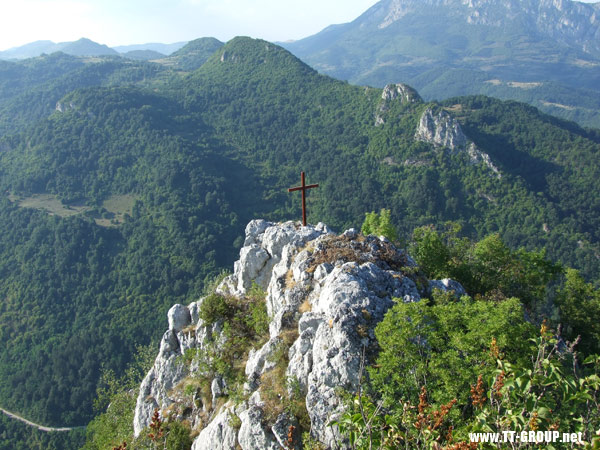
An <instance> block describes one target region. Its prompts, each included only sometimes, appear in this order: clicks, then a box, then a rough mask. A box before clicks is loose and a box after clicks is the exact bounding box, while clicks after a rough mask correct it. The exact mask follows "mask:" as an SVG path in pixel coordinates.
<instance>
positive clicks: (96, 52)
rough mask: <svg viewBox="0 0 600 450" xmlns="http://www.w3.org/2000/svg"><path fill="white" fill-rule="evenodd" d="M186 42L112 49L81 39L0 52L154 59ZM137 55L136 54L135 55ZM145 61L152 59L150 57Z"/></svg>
mask: <svg viewBox="0 0 600 450" xmlns="http://www.w3.org/2000/svg"><path fill="white" fill-rule="evenodd" d="M185 44H186V42H176V43H173V44H161V43H148V44H136V45H120V46H116V47H114V48H110V47H108V46H106V45H103V44H98V43H97V42H94V41H92V40H90V39H86V38H81V39H79V40H77V41H74V42H60V43H58V44H57V43H55V42H52V41H36V42H32V43H30V44H25V45H22V46H20V47H14V48H11V49H8V50H5V51H2V52H0V59H8V60H18V59H26V58H35V57H37V56H40V55H41V54H43V53H45V54H51V53H55V52H63V53H66V54H67V55H72V56H101V55H102V56H119V55H123V56H127V57H131V55H132V52H140V51H147V52H154V55H153V56H154V57H155V58H154V59H159V58H164V57H165V56H168V55H170V54H171V53H173V52H176V51H177V50H179V49H180V48H181V47H183V46H184V45H185ZM133 55H135V53H133ZM145 59H151V58H150V57H148V58H145Z"/></svg>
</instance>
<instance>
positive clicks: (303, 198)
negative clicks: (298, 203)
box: [288, 172, 319, 226]
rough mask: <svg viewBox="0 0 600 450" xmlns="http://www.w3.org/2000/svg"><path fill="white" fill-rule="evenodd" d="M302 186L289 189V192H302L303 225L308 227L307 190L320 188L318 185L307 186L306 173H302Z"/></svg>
mask: <svg viewBox="0 0 600 450" xmlns="http://www.w3.org/2000/svg"><path fill="white" fill-rule="evenodd" d="M300 180H301V184H302V185H301V186H298V187H293V188H289V189H288V192H292V191H302V225H303V226H306V190H307V189H312V188H316V187H319V185H318V184H309V185H308V186H307V185H306V181H305V179H304V172H301V173H300Z"/></svg>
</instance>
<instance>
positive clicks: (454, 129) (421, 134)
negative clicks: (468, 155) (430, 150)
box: [415, 108, 467, 151]
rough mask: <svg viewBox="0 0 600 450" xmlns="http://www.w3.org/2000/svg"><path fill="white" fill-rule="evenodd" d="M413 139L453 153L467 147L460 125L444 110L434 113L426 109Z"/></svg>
mask: <svg viewBox="0 0 600 450" xmlns="http://www.w3.org/2000/svg"><path fill="white" fill-rule="evenodd" d="M415 139H416V140H417V141H423V142H429V143H430V144H433V145H435V146H436V147H446V148H449V149H450V150H454V151H456V150H464V149H466V147H467V137H466V136H465V134H464V133H463V131H462V128H461V127H460V124H459V123H458V121H456V120H454V118H453V117H452V116H451V115H450V114H448V112H446V111H444V110H440V111H438V112H437V113H434V112H433V110H432V109H431V108H427V109H426V110H425V112H423V115H422V116H421V119H420V120H419V126H418V127H417V132H416V133H415Z"/></svg>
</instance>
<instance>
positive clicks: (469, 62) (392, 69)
mask: <svg viewBox="0 0 600 450" xmlns="http://www.w3.org/2000/svg"><path fill="white" fill-rule="evenodd" d="M599 8H600V7H599V3H596V4H587V3H581V2H574V1H570V0H560V1H551V0H527V1H517V0H511V1H498V0H470V1H463V0H424V1H416V0H382V1H380V2H379V3H377V4H376V5H374V6H373V7H372V8H370V9H369V10H368V11H366V12H365V13H364V14H362V15H361V16H360V17H358V18H357V19H356V20H354V21H352V22H350V23H347V24H342V25H332V26H330V27H328V28H326V29H324V30H323V31H321V32H320V33H317V34H316V35H314V36H310V37H307V38H305V39H301V40H299V41H295V42H286V43H282V44H281V45H282V46H283V47H285V48H287V49H288V50H290V51H291V52H292V53H294V54H295V55H296V56H298V57H299V58H300V59H302V60H303V61H305V62H307V63H308V64H309V65H311V66H312V67H314V68H315V69H317V70H318V71H319V72H321V73H324V74H327V75H330V76H333V77H334V78H338V79H344V80H348V81H350V82H351V83H353V84H364V85H370V86H377V87H383V86H385V85H386V84H387V83H394V82H403V83H408V84H410V85H411V86H413V87H415V88H416V89H417V90H418V91H419V92H420V94H421V95H422V96H423V97H424V98H425V99H445V98H449V97H452V96H457V95H469V94H485V95H490V96H494V97H498V98H503V99H514V100H520V101H524V102H527V103H530V104H532V105H534V106H536V107H538V108H540V109H541V110H542V111H544V112H547V113H550V114H553V115H556V116H559V117H562V118H565V119H569V120H575V121H577V122H578V123H580V124H582V125H585V126H592V127H596V128H597V127H600V90H599V88H598V86H600V19H598V11H599ZM183 45H185V43H182V42H180V43H174V44H159V43H153V44H140V45H126V46H118V47H115V48H114V49H111V48H108V47H107V46H104V45H100V44H97V43H94V42H92V41H90V40H88V39H80V40H79V41H76V42H66V43H60V44H55V43H52V42H50V41H38V42H34V43H31V44H27V45H25V46H22V47H18V48H14V49H10V50H6V51H4V52H0V59H22V58H28V57H34V56H38V55H40V54H41V53H47V54H49V53H52V52H56V51H62V52H64V53H67V54H70V55H75V56H82V55H86V56H90V55H94V56H97V55H113V56H117V55H121V56H125V57H127V58H131V59H137V60H159V59H162V58H165V57H166V56H169V55H171V54H172V53H174V52H175V51H177V50H178V49H180V48H181V47H182V46H183Z"/></svg>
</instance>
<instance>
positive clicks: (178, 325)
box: [134, 220, 464, 450]
mask: <svg viewBox="0 0 600 450" xmlns="http://www.w3.org/2000/svg"><path fill="white" fill-rule="evenodd" d="M414 266H415V263H414V261H413V260H412V259H411V258H410V257H409V256H408V255H407V254H406V253H405V252H404V251H402V250H400V249H397V248H396V247H394V245H393V244H391V243H390V242H389V241H388V240H387V239H385V238H377V237H375V236H366V237H365V236H363V235H362V234H360V233H358V232H356V231H355V230H348V231H346V232H345V233H343V234H342V235H339V236H337V235H335V234H333V233H332V232H331V231H330V230H328V228H327V227H326V226H325V225H323V224H319V225H317V226H316V227H313V226H306V227H302V226H299V225H298V224H297V223H293V222H286V223H283V224H274V223H270V222H266V221H264V220H255V221H252V222H250V223H249V224H248V226H247V227H246V239H245V243H244V247H243V248H242V249H241V251H240V259H239V260H238V261H237V262H236V263H235V271H234V273H233V274H232V275H230V276H228V277H227V278H226V279H224V280H223V281H222V282H221V283H220V285H219V286H218V288H217V292H218V293H219V294H220V295H222V296H244V295H247V294H248V292H249V291H250V290H251V289H256V285H258V286H260V287H262V289H264V290H265V291H266V299H265V302H266V307H267V311H268V316H269V320H270V324H269V329H268V335H267V336H265V340H264V342H265V343H264V344H263V345H261V346H260V347H259V348H255V349H252V350H251V351H250V352H249V354H248V357H247V361H245V366H244V371H243V374H244V377H245V383H244V384H243V394H244V395H243V396H242V398H241V399H240V398H239V395H238V398H237V401H236V402H234V401H233V400H232V399H231V395H232V393H233V387H232V386H226V385H225V384H224V383H223V380H219V379H217V378H215V379H214V380H212V382H211V383H210V387H211V390H212V395H213V400H212V404H210V405H209V404H202V402H201V401H197V400H198V399H197V398H192V399H191V400H190V399H189V398H188V399H187V400H186V399H183V398H182V395H181V389H178V388H177V386H178V385H179V386H181V385H182V383H183V384H185V380H186V377H190V376H197V372H199V371H200V372H201V371H202V370H203V369H202V367H201V365H198V364H194V363H192V364H186V363H185V361H184V358H182V357H181V356H182V355H184V354H185V353H186V350H187V349H194V350H196V351H199V352H200V353H201V354H202V352H205V354H206V355H207V356H206V357H210V355H211V354H216V353H218V349H219V346H220V345H223V337H222V336H223V334H222V333H220V331H221V330H222V327H223V323H222V322H219V321H216V322H215V323H213V324H212V325H211V326H208V324H205V323H203V320H202V319H200V318H199V310H200V308H202V304H203V302H204V301H205V300H206V299H200V300H199V301H198V302H194V303H192V304H190V305H189V306H187V307H185V306H182V305H175V306H174V307H173V308H171V310H170V311H169V313H168V320H169V330H168V331H167V332H166V333H165V335H164V337H163V340H162V342H161V347H160V352H159V354H158V357H157V358H156V361H155V364H154V366H153V368H152V369H151V370H150V372H149V373H148V375H147V376H146V378H145V379H144V381H143V383H142V385H141V387H140V392H139V395H138V399H137V405H136V411H135V423H134V427H135V433H136V435H138V434H139V433H140V432H141V431H142V430H143V429H144V428H145V427H147V426H148V425H149V423H150V421H151V416H152V413H153V411H154V409H155V408H156V409H158V410H159V411H160V413H161V415H162V416H163V417H167V416H168V417H171V418H172V417H173V411H180V413H179V412H178V413H176V414H175V420H183V419H185V420H188V421H189V423H191V424H192V426H193V427H195V428H196V431H197V433H198V435H197V437H196V439H195V441H194V444H193V449H194V450H204V449H223V450H225V449H227V450H233V449H236V448H241V449H243V450H258V449H273V450H275V449H280V448H282V447H284V448H301V443H300V438H299V436H298V432H297V429H298V427H299V419H300V418H299V417H295V416H294V414H293V412H292V411H290V410H289V408H288V409H286V408H283V410H281V411H278V412H277V414H275V415H273V411H272V410H270V408H271V409H272V408H273V406H272V403H273V399H272V397H273V394H272V393H269V392H268V391H267V390H266V389H264V387H265V385H266V383H267V380H268V379H269V377H272V376H275V375H277V376H279V377H280V378H282V379H284V380H288V381H289V380H293V383H292V384H293V387H291V386H288V387H287V388H285V389H287V390H288V391H289V392H290V395H291V390H294V392H295V395H300V396H301V402H302V403H303V406H304V407H305V410H306V412H307V416H308V419H309V420H310V431H311V434H312V437H313V438H314V439H317V440H319V441H321V442H322V443H324V444H325V445H326V446H327V447H328V448H339V446H340V445H341V444H340V443H339V442H338V441H339V436H336V435H335V433H334V431H335V430H334V429H333V428H332V427H330V426H328V424H329V423H330V421H331V420H332V419H335V418H336V417H338V416H339V415H340V414H341V413H342V412H343V411H344V404H343V402H342V401H341V399H340V397H339V392H340V390H345V391H347V392H355V391H356V389H357V387H358V384H359V373H360V365H361V359H362V358H363V355H364V354H365V353H368V352H369V350H372V349H374V348H375V347H376V338H375V334H374V328H375V326H376V325H377V323H379V322H380V321H381V320H382V319H383V317H384V315H385V313H386V311H387V310H388V309H389V308H390V307H391V306H392V305H393V304H394V301H402V302H415V301H419V300H420V298H421V295H424V294H428V293H429V291H430V290H432V289H442V290H446V291H454V292H455V293H456V295H461V294H463V293H464V289H462V287H461V286H460V284H458V283H456V282H454V281H452V280H442V281H432V282H430V283H429V284H427V283H423V282H422V280H419V282H418V283H417V282H416V281H417V279H416V278H415V277H416V275H414V273H415V271H414ZM253 283H254V286H253ZM417 285H419V286H421V287H420V288H418V287H417ZM419 289H421V291H420V290H419ZM394 299H396V300H394ZM200 316H201V317H204V316H202V314H200ZM219 327H221V328H219ZM215 349H217V351H216V353H215ZM282 351H283V352H284V358H281V354H282ZM211 352H212V353H211ZM278 354H279V355H280V356H279V358H280V359H279V361H281V360H283V361H285V365H284V366H283V367H282V368H281V373H279V372H277V370H276V368H275V366H276V365H277V364H280V362H277V355H278ZM274 374H275V375H274ZM284 385H286V384H285V383H284ZM238 387H239V386H238ZM238 392H239V389H238ZM189 395H190V393H189V392H188V397H189ZM228 396H229V399H227V397H228ZM269 396H271V400H269ZM192 397H193V396H192ZM219 397H222V398H223V400H221V402H219V401H218V400H217V399H218V398H219ZM284 397H285V395H284ZM286 401H287V400H286V398H283V397H281V398H280V397H276V399H275V403H282V402H286ZM186 402H187V403H186ZM269 402H271V403H269ZM181 403H186V405H185V406H184V407H181V405H180V404H181ZM170 414H171V415H170ZM295 430H296V431H295ZM305 431H308V430H305Z"/></svg>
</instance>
